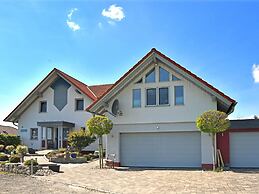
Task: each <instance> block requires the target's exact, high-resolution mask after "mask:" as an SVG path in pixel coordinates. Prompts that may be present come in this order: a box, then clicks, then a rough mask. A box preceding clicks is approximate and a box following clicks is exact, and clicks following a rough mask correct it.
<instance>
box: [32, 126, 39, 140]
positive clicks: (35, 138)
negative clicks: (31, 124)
mask: <svg viewBox="0 0 259 194" xmlns="http://www.w3.org/2000/svg"><path fill="white" fill-rule="evenodd" d="M37 139H38V128H31V140H37Z"/></svg>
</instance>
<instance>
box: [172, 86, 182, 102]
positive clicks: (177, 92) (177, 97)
mask: <svg viewBox="0 0 259 194" xmlns="http://www.w3.org/2000/svg"><path fill="white" fill-rule="evenodd" d="M174 103H175V105H183V104H184V91H183V86H175V87H174Z"/></svg>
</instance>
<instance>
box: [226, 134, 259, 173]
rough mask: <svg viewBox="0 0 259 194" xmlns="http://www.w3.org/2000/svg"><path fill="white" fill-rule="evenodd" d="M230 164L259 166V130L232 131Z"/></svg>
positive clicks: (234, 165)
mask: <svg viewBox="0 0 259 194" xmlns="http://www.w3.org/2000/svg"><path fill="white" fill-rule="evenodd" d="M230 166H231V167H255V168H256V167H257V168H258V167H259V132H236V133H230Z"/></svg>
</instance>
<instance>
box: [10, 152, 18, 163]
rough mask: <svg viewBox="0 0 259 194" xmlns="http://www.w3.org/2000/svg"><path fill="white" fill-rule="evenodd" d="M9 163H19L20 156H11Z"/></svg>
mask: <svg viewBox="0 0 259 194" xmlns="http://www.w3.org/2000/svg"><path fill="white" fill-rule="evenodd" d="M9 162H10V163H19V162H20V156H19V155H17V154H14V155H11V157H10V158H9Z"/></svg>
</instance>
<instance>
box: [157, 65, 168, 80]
mask: <svg viewBox="0 0 259 194" xmlns="http://www.w3.org/2000/svg"><path fill="white" fill-rule="evenodd" d="M159 81H160V82H165V81H169V72H168V71H166V70H165V69H164V68H162V67H159Z"/></svg>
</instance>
